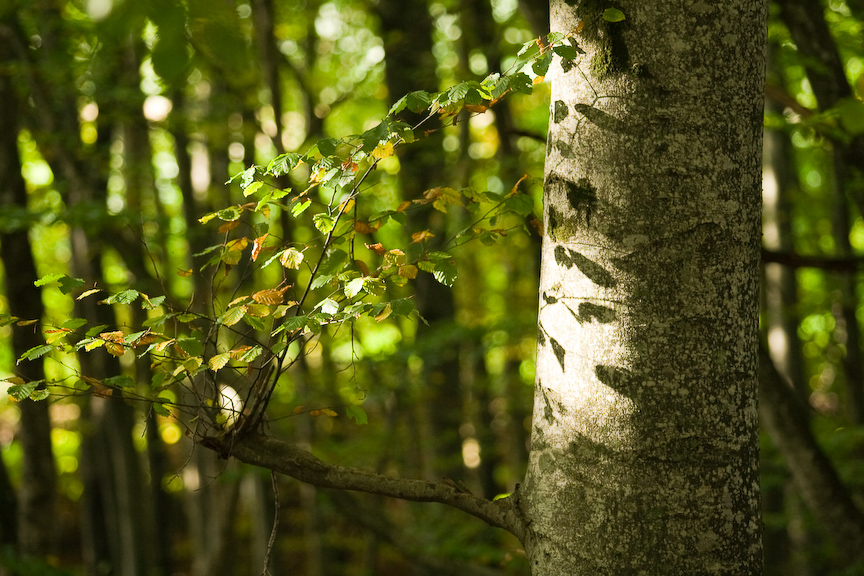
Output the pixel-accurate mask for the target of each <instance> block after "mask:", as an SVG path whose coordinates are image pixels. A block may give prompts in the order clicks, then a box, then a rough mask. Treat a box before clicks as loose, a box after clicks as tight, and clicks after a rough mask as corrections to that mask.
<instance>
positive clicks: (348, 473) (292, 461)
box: [199, 431, 529, 542]
mask: <svg viewBox="0 0 864 576" xmlns="http://www.w3.org/2000/svg"><path fill="white" fill-rule="evenodd" d="M199 443H200V444H201V445H203V446H205V447H207V448H211V449H213V450H215V451H216V452H218V453H219V454H221V455H222V456H223V457H226V458H227V457H228V456H233V457H234V458H237V459H238V460H240V461H241V462H245V463H247V464H252V465H255V466H260V467H262V468H267V469H269V470H271V471H273V472H278V473H280V474H285V475H286V476H290V477H292V478H296V479H297V480H300V481H302V482H306V483H308V484H312V485H315V486H320V487H322V488H335V489H338V490H356V491H358V492H368V493H370V494H378V495H381V496H389V497H392V498H399V499H401V500H411V501H413V502H438V503H440V504H446V505H448V506H451V507H453V508H457V509H459V510H462V511H463V512H466V513H468V514H471V515H472V516H476V517H477V518H480V519H481V520H483V521H484V522H486V523H487V524H489V525H491V526H495V527H498V528H503V529H505V530H507V531H508V532H510V533H512V534H513V535H515V536H516V537H517V538H519V540H520V541H522V542H525V539H526V537H528V536H529V534H528V530H527V523H526V521H525V520H524V519H523V518H522V516H521V512H520V511H519V506H518V499H519V487H518V486H517V488H516V491H515V492H514V493H513V495H511V496H509V497H507V498H501V499H499V500H495V501H492V500H486V499H484V498H479V497H477V496H475V495H473V494H472V493H471V492H469V491H467V490H465V489H464V488H460V487H459V486H458V485H456V484H455V483H453V482H447V481H441V482H430V481H427V480H413V479H405V478H392V477H390V476H384V475H382V474H376V473H374V472H368V471H366V470H360V469H357V468H346V467H343V466H335V465H332V464H327V463H325V462H323V461H321V460H319V459H318V458H316V457H315V456H313V455H312V454H311V453H309V452H307V451H306V450H303V449H301V448H298V447H297V446H294V445H293V444H288V443H287V442H283V441H281V440H278V439H276V438H274V437H272V436H268V435H265V434H261V433H258V432H254V431H249V432H247V433H245V434H242V435H239V436H238V435H233V436H232V435H226V436H220V437H215V436H207V437H204V438H201V439H200V440H199Z"/></svg>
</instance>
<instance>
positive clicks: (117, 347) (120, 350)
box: [105, 342, 126, 356]
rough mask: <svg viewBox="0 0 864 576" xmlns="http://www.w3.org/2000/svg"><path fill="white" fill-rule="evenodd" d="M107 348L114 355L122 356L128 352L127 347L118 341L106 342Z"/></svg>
mask: <svg viewBox="0 0 864 576" xmlns="http://www.w3.org/2000/svg"><path fill="white" fill-rule="evenodd" d="M105 349H106V350H107V351H108V353H109V354H111V355H112V356H122V355H123V354H125V353H126V348H125V347H124V346H122V345H121V344H117V343H116V342H105Z"/></svg>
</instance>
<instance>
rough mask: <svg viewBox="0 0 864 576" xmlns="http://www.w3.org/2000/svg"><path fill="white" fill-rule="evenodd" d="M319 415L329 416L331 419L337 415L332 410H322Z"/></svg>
mask: <svg viewBox="0 0 864 576" xmlns="http://www.w3.org/2000/svg"><path fill="white" fill-rule="evenodd" d="M321 413H322V414H324V415H325V416H331V417H335V416H338V415H339V414H337V413H336V412H334V411H333V410H330V409H329V408H324V409H322V410H321Z"/></svg>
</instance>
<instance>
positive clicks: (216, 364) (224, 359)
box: [207, 352, 231, 372]
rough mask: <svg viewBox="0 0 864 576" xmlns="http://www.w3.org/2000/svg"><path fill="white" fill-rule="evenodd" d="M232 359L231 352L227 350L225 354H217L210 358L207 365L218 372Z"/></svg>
mask: <svg viewBox="0 0 864 576" xmlns="http://www.w3.org/2000/svg"><path fill="white" fill-rule="evenodd" d="M229 360H231V354H230V353H229V352H225V353H223V354H217V355H215V356H213V357H211V358H210V360H209V361H208V362H207V365H208V366H209V367H210V369H211V370H213V371H214V372H217V371H219V370H221V369H222V368H224V367H225V365H226V364H228V361H229Z"/></svg>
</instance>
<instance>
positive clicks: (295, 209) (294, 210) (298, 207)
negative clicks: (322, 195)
mask: <svg viewBox="0 0 864 576" xmlns="http://www.w3.org/2000/svg"><path fill="white" fill-rule="evenodd" d="M311 205H312V200H308V199H307V200H303V201H301V202H298V203H297V204H294V206H292V207H291V216H293V217H295V218H296V217H297V216H299V215H300V214H302V213H303V212H305V211H306V209H307V208H309V206H311Z"/></svg>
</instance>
